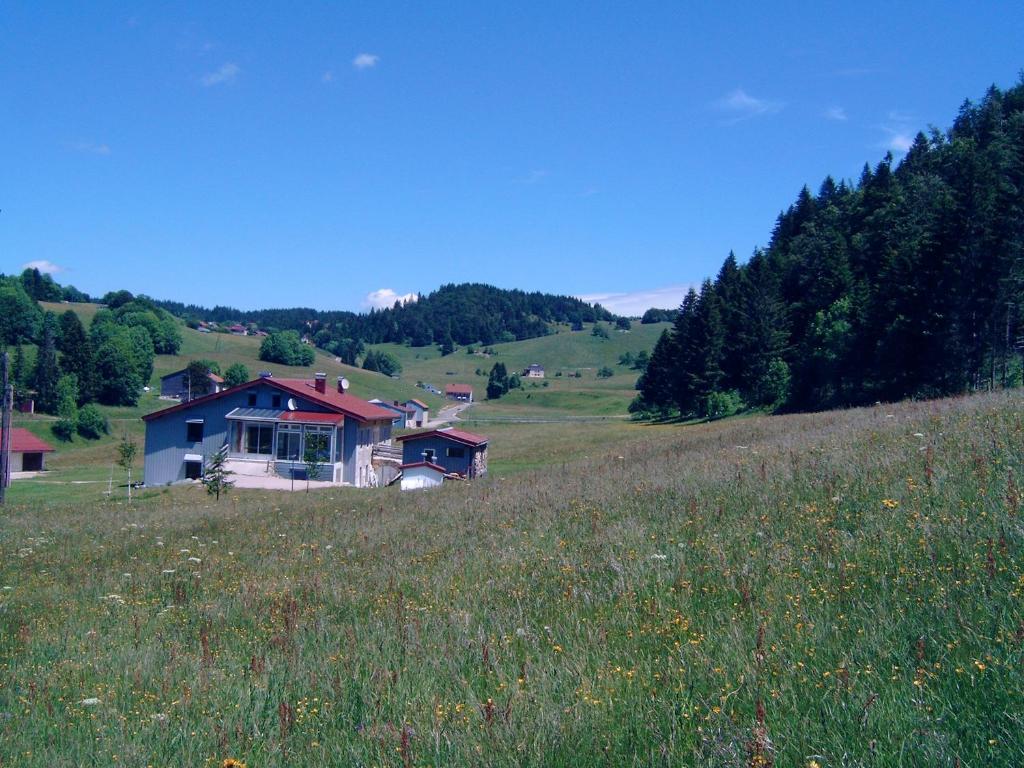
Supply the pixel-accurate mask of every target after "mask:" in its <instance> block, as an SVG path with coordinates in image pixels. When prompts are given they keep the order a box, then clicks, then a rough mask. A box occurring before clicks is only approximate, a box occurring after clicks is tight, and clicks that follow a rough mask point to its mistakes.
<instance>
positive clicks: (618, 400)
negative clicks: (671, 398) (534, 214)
mask: <svg viewBox="0 0 1024 768" xmlns="http://www.w3.org/2000/svg"><path fill="white" fill-rule="evenodd" d="M606 325H607V324H606ZM553 327H554V329H555V331H556V333H553V334H551V335H549V336H543V337H541V338H538V339H527V340H525V341H513V342H508V343H506V344H494V345H492V347H491V348H492V349H493V350H494V353H493V354H487V355H485V354H482V353H481V349H480V347H479V346H478V347H477V348H476V350H475V351H476V353H475V354H472V355H469V354H466V349H465V348H462V349H459V350H458V351H456V352H455V353H453V354H451V355H446V356H444V357H442V356H441V354H440V352H438V350H437V348H436V347H419V348H416V347H405V346H402V345H399V344H378V345H375V346H373V347H372V348H373V349H376V350H382V351H386V352H389V353H391V354H392V355H394V356H395V357H396V358H398V360H399V362H401V363H402V378H403V379H404V380H407V381H411V382H413V383H415V382H416V381H425V382H428V383H430V384H433V385H434V386H436V387H438V388H439V389H442V390H443V389H444V385H445V384H449V383H454V382H459V383H464V384H471V385H472V386H473V388H474V395H475V397H476V399H477V400H478V401H481V402H478V405H477V406H475V407H474V409H473V416H474V417H475V418H479V419H485V418H487V419H506V418H554V419H559V418H565V417H571V416H625V415H626V407H627V406H628V405H629V401H630V400H632V399H633V397H634V395H636V390H635V389H634V385H635V384H636V380H637V376H638V375H639V374H638V373H637V372H636V371H634V370H632V369H629V368H626V367H624V366H621V365H619V364H618V360H619V356H620V355H622V354H624V353H626V352H630V353H632V354H636V353H637V352H640V351H642V350H646V351H647V352H648V353H649V352H650V351H651V350H652V349H654V345H655V343H656V342H657V341H658V337H659V336H660V335H661V332H662V331H663V330H664V329H666V328H668V327H669V324H668V323H656V324H652V325H641V324H640V323H634V324H633V328H632V330H630V331H628V332H621V331H616V330H613V329H611V327H610V326H608V327H609V329H610V330H609V338H607V339H602V338H599V337H596V336H593V335H592V334H591V328H592V326H591V325H589V324H588V325H586V326H585V329H584V330H583V331H578V332H575V333H573V332H572V331H571V330H570V329H569V326H568V325H556V326H553ZM497 362H501V363H504V364H505V367H506V368H507V369H508V371H509V373H517V372H521V371H522V370H523V369H524V368H526V367H527V366H528V365H530V364H531V363H540V364H541V365H543V366H544V368H545V373H546V377H545V379H544V380H543V381H530V380H526V379H524V380H523V389H522V390H518V391H515V392H511V393H509V394H508V395H506V396H505V397H503V398H501V399H500V400H497V401H486V400H485V399H484V398H485V397H486V390H487V375H488V374H489V373H490V371H491V367H492V366H493V365H494V364H495V363H497ZM604 366H607V367H609V368H611V369H612V370H613V371H614V375H612V376H611V377H609V378H605V379H602V378H598V376H597V372H598V370H600V369H601V368H602V367H604ZM478 370H479V371H480V373H477V371H478ZM577 372H579V373H580V375H581V377H580V378H576V377H575V374H576V373H577ZM559 374H561V375H559Z"/></svg>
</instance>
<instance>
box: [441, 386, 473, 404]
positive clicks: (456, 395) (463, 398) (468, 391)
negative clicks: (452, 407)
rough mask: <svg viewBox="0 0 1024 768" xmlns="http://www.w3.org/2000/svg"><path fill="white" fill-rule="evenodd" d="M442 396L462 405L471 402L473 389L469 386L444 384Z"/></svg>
mask: <svg viewBox="0 0 1024 768" xmlns="http://www.w3.org/2000/svg"><path fill="white" fill-rule="evenodd" d="M444 396H445V397H446V398H448V399H449V400H458V401H459V402H462V403H472V402H473V388H472V387H471V386H469V384H445V385H444Z"/></svg>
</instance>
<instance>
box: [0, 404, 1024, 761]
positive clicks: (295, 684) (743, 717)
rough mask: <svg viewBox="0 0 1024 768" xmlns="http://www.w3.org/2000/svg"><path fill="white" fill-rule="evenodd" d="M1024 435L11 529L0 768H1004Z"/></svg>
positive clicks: (197, 507)
mask: <svg viewBox="0 0 1024 768" xmlns="http://www.w3.org/2000/svg"><path fill="white" fill-rule="evenodd" d="M1022 410H1024V397H1022V396H1021V395H1020V394H1019V393H1013V394H999V395H984V396H976V397H972V398H962V399H954V400H944V401H935V402H925V403H907V404H902V405H894V406H884V405H880V406H876V407H873V408H866V409H857V410H849V411H837V412H829V413H822V414H808V415H795V416H784V417H770V418H769V417H761V418H746V419H737V420H730V421H725V422H717V423H712V424H707V425H696V426H687V427H680V428H678V429H676V430H673V431H670V432H666V431H657V432H651V433H647V432H645V429H646V428H644V427H640V426H638V427H636V429H635V432H634V433H632V434H633V436H632V437H627V438H623V439H621V440H620V441H616V442H615V443H609V444H608V445H607V446H605V447H604V448H602V449H601V450H594V451H590V458H588V459H583V460H579V461H570V462H566V463H552V464H550V465H549V466H546V467H543V468H538V469H535V470H529V471H526V472H524V473H522V474H519V475H516V476H511V477H500V476H498V477H492V478H490V479H485V480H483V481H480V482H474V483H471V484H464V483H463V484H453V485H450V486H446V487H444V488H443V489H440V490H439V491H432V492H421V493H405V494H402V493H399V492H398V491H396V490H395V489H379V490H375V491H370V492H364V491H355V490H349V489H331V490H324V491H317V492H312V493H309V494H305V493H301V494H294V495H284V494H275V493H266V492H241V491H237V490H231V491H228V492H227V493H226V494H225V495H223V496H222V497H221V500H220V501H219V502H216V501H215V500H213V499H212V498H211V497H209V496H207V494H206V493H205V492H204V491H203V489H202V488H196V487H189V488H174V489H168V490H161V491H156V492H146V493H143V494H142V495H141V496H140V497H139V498H138V499H136V500H135V501H134V502H133V503H132V504H131V505H129V504H128V503H127V502H126V500H125V499H120V498H118V499H113V500H108V501H105V502H100V503H95V504H87V505H84V504H74V505H72V504H70V503H69V504H67V505H63V504H54V505H44V504H41V503H34V504H28V503H26V504H23V505H21V506H17V505H16V506H9V507H7V508H4V509H3V511H2V513H0V552H2V559H0V589H2V591H0V765H3V766H8V765H10V766H14V765H18V766H47V767H48V768H50V767H52V766H112V765H113V766H118V765H125V766H211V767H212V766H223V765H229V766H230V765H234V766H239V765H245V766H247V767H248V768H255V767H256V766H284V765H296V766H298V765H302V766H403V767H406V766H460V765H473V766H479V765H486V766H529V765H534V766H594V765H609V766H612V765H615V766H618V765H636V766H639V765H644V766H647V765H653V766H660V765H663V766H680V765H685V766H745V767H751V766H778V767H779V768H782V767H783V766H798V767H806V768H811V767H812V766H816V767H817V768H826V767H831V766H918V765H928V766H965V767H966V766H1013V765H1022V764H1024V605H1022V593H1024V550H1022V543H1024V530H1022V525H1024V510H1022V508H1021V507H1022V499H1024V413H1022ZM523 428H524V429H530V428H536V429H541V428H551V427H542V426H537V427H525V426H524V427H523ZM556 428H558V429H564V427H556ZM525 444H528V441H525V440H524V445H525Z"/></svg>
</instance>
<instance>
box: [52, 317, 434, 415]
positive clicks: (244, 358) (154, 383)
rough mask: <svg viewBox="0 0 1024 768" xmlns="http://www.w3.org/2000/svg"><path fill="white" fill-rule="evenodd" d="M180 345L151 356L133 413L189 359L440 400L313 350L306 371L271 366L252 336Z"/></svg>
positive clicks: (193, 338) (385, 395)
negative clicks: (340, 379) (319, 375)
mask: <svg viewBox="0 0 1024 768" xmlns="http://www.w3.org/2000/svg"><path fill="white" fill-rule="evenodd" d="M40 305H41V306H42V308H43V309H45V310H48V311H50V312H64V311H67V310H68V309H71V310H72V311H74V312H75V313H76V314H77V315H78V316H79V317H80V318H81V320H82V322H83V324H85V325H88V324H89V322H90V321H91V319H92V318H93V317H94V316H95V315H96V312H97V311H98V309H99V307H98V305H96V304H86V303H76V304H59V303H49V302H40ZM181 335H182V343H181V348H180V349H179V351H178V354H177V355H156V357H155V358H154V361H153V375H152V377H151V379H150V381H149V385H150V387H151V389H152V390H153V391H151V392H150V393H148V395H147V396H144V397H143V398H142V399H141V400H140V401H139V405H138V409H137V411H138V412H139V413H145V412H147V411H152V410H157V409H159V408H165V407H167V402H166V401H162V400H159V398H158V397H157V394H158V392H159V385H160V377H161V376H164V375H166V374H168V373H172V372H174V371H177V370H181V369H182V368H184V367H185V366H186V365H187V364H188V361H189V360H196V359H205V360H211V361H213V362H215V363H217V364H218V365H219V366H220V368H221V370H222V371H224V370H227V368H228V366H230V365H232V364H234V363H241V364H242V365H244V366H246V368H248V369H249V373H250V375H251V376H253V377H255V376H256V375H257V373H258V372H259V371H263V370H268V371H270V372H271V373H273V374H274V375H275V376H291V377H303V376H308V377H312V375H313V372H314V371H323V372H325V373H327V375H328V376H329V377H330V378H331V379H332V380H333V379H334V378H335V377H337V376H344V377H346V378H347V379H348V380H349V381H350V383H351V385H352V394H354V395H357V396H358V397H362V398H366V399H369V398H373V397H379V398H381V399H385V400H395V399H401V400H405V399H408V398H411V397H417V398H419V399H421V400H426V401H427V402H428V404H429V405H431V406H432V407H434V408H436V407H438V406H439V405H440V404H441V399H440V398H436V397H433V396H432V395H429V394H428V393H426V392H424V391H423V390H421V389H417V388H416V387H415V385H414V383H413V382H412V381H410V380H409V379H408V377H405V379H404V380H399V379H392V378H390V377H388V376H384V375H382V374H379V373H372V372H370V371H364V370H362V369H360V368H355V367H353V366H349V365H345V364H343V363H339V362H337V361H336V360H335V358H334V356H333V355H329V354H327V353H325V352H323V351H321V350H317V354H316V360H315V362H314V363H313V365H311V366H309V367H307V368H300V367H294V366H287V365H278V364H276V363H267V362H264V361H262V360H260V359H259V348H260V342H261V341H262V339H261V338H260V337H257V336H234V335H231V334H226V333H200V332H199V331H197V330H194V329H191V328H182V329H181Z"/></svg>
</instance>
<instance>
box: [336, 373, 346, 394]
mask: <svg viewBox="0 0 1024 768" xmlns="http://www.w3.org/2000/svg"><path fill="white" fill-rule="evenodd" d="M338 384H340V385H341V391H342V392H348V379H346V378H345V377H344V376H342V377H341V378H340V379H338Z"/></svg>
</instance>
